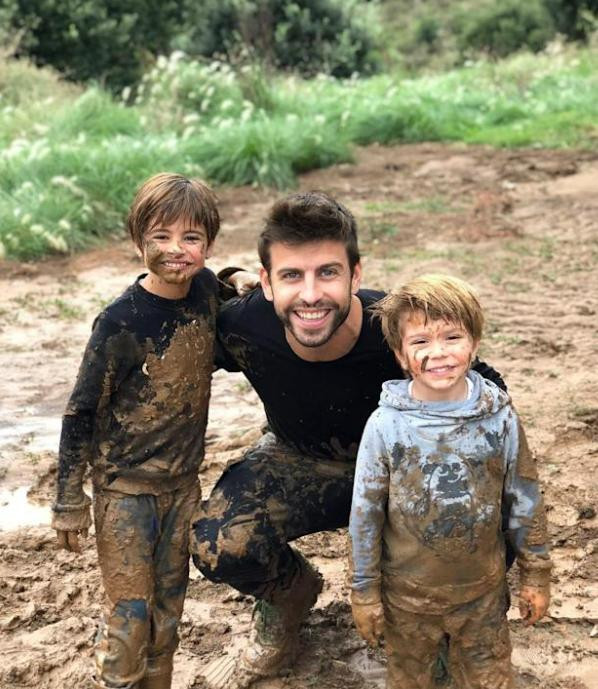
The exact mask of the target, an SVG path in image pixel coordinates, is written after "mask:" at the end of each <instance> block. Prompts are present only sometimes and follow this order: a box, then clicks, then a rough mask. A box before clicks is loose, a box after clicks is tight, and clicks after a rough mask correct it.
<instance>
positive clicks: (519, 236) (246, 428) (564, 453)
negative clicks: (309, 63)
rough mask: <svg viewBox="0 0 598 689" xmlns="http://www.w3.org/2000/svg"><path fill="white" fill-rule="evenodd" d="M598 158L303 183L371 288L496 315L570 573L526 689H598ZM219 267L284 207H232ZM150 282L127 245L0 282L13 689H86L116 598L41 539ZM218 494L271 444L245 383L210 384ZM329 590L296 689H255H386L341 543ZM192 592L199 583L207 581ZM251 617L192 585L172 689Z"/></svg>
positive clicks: (438, 159)
mask: <svg viewBox="0 0 598 689" xmlns="http://www.w3.org/2000/svg"><path fill="white" fill-rule="evenodd" d="M597 183H598V155H592V154H588V153H584V154H576V153H573V152H555V151H536V150H534V151H518V152H512V151H510V152H506V151H493V150H490V149H486V148H464V147H461V146H445V145H442V146H440V145H419V146H403V147H396V148H379V147H371V148H369V149H366V150H363V151H361V152H360V153H359V155H358V161H357V164H356V165H341V166H338V167H335V168H332V169H329V170H323V171H319V172H315V173H311V174H309V175H306V176H304V177H303V178H302V179H301V182H300V185H301V188H306V189H307V188H320V189H326V190H327V191H329V192H331V193H332V194H334V195H336V196H337V197H338V198H339V199H341V200H342V201H344V202H345V203H347V205H348V206H349V207H350V208H351V209H352V210H354V212H355V213H356V215H357V217H358V220H359V224H360V228H361V230H360V232H361V243H362V249H363V252H364V274H365V284H366V285H367V286H372V287H385V288H389V287H393V286H396V285H398V284H400V283H401V282H402V281H403V280H404V279H405V278H408V277H410V276H412V275H415V274H419V273H422V272H424V271H430V270H442V271H448V272H452V273H455V274H457V275H461V276H463V277H465V278H466V279H469V280H470V281H472V282H473V283H474V284H475V285H476V286H477V287H478V289H479V290H480V292H481V295H482V297H483V301H484V304H485V306H486V308H487V314H488V320H489V323H488V328H487V333H486V337H485V342H484V349H483V357H484V358H485V359H486V360H487V361H489V362H491V363H492V364H493V365H494V366H495V367H496V368H498V369H499V370H500V371H501V372H502V373H503V374H504V376H505V378H506V380H507V382H508V384H509V388H510V391H511V394H512V396H513V398H514V401H515V404H516V405H517V407H518V409H519V411H520V413H521V415H522V416H523V419H524V421H525V423H526V427H527V429H528V435H529V438H530V443H531V446H532V448H533V449H534V451H535V453H536V455H537V457H538V462H539V465H540V472H541V475H542V478H543V480H544V484H545V489H546V490H545V492H546V502H547V505H548V509H549V520H550V534H551V538H552V545H553V556H554V560H555V563H556V570H555V573H554V582H553V587H554V588H553V605H552V608H551V616H550V617H549V618H547V619H546V620H545V621H544V622H542V624H540V625H539V626H538V627H537V628H535V629H533V630H528V629H524V628H523V627H522V625H521V624H520V622H519V621H518V619H517V614H516V612H515V608H513V609H512V611H511V613H512V622H511V624H512V632H513V643H514V654H513V658H514V662H515V664H516V666H517V670H518V689H522V688H523V687H533V688H535V687H543V688H544V689H598V579H597V573H598V544H597V538H596V537H597V534H598V518H597V517H596V510H598V487H597V486H598V484H597V480H596V478H597V472H596V469H595V465H596V462H597V459H598V457H597V453H598V394H597V393H598V378H597V376H596V373H595V371H596V369H597V368H598V346H597V345H598V339H597V336H596V319H597V317H598V273H597V271H596V265H597V264H598V194H597V193H596V188H597ZM220 195H221V198H222V215H223V217H224V220H225V223H224V228H223V232H222V236H221V238H220V239H219V242H218V246H217V251H216V257H215V258H214V260H213V261H212V262H211V265H212V267H215V268H219V267H222V266H224V265H230V264H237V265H238V264H242V265H249V266H255V265H256V257H255V254H254V245H255V237H256V235H257V232H258V230H259V226H260V220H261V218H262V217H263V215H264V213H265V210H266V208H267V207H268V205H269V203H271V201H272V200H273V199H274V198H275V197H276V194H275V193H274V192H264V191H260V190H254V189H240V190H239V189H237V190H222V191H221V193H220ZM138 272H140V268H139V265H138V264H137V262H136V259H135V258H134V255H133V252H132V250H131V249H130V247H129V245H128V243H127V242H125V241H123V242H119V243H117V244H114V245H112V246H110V247H107V248H102V249H97V250H94V251H90V252H86V253H85V254H81V255H79V256H77V257H74V258H68V259H60V260H52V261H46V262H43V263H38V264H14V263H6V262H4V263H2V262H0V295H1V296H0V371H1V374H0V529H1V531H0V630H1V631H2V634H1V635H0V687H1V688H5V687H6V688H7V689H8V688H11V689H14V688H17V687H37V688H39V689H54V688H56V689H58V688H60V689H70V688H73V689H75V687H77V688H78V687H82V686H85V675H86V672H87V667H88V666H89V659H90V656H91V648H92V643H93V636H94V634H95V627H96V620H97V618H98V616H99V613H100V607H101V589H100V582H99V576H98V571H97V563H96V556H95V551H94V548H93V540H92V539H88V541H87V543H86V547H85V549H84V552H83V554H82V555H81V556H75V555H72V554H69V553H65V552H59V551H57V550H56V549H55V547H54V544H53V535H52V533H51V532H50V530H49V528H48V527H47V526H45V525H44V524H45V523H47V518H48V504H49V501H50V500H51V496H52V493H53V489H54V488H53V486H54V463H55V458H56V447H57V438H58V433H59V427H60V415H61V413H62V409H63V407H64V404H65V400H66V397H67V395H68V393H69V390H70V388H71V386H72V384H73V381H74V377H75V375H76V371H77V367H78V364H79V359H80V356H81V352H82V349H83V346H84V343H85V341H86V339H87V336H88V333H89V329H90V325H91V321H92V319H93V317H94V315H95V314H96V313H97V311H98V310H99V309H100V308H101V306H102V305H103V304H105V303H106V302H108V301H110V299H112V298H113V297H114V296H116V295H117V294H118V293H119V292H120V291H121V290H122V289H123V288H124V287H125V286H126V285H127V284H128V283H129V282H131V280H132V279H133V278H134V277H135V275H136V274H137V273H138ZM210 418H211V421H210V426H209V446H208V455H207V458H206V462H205V464H204V467H203V471H202V484H203V488H204V493H205V492H207V491H208V490H209V488H210V485H211V484H212V483H213V482H214V480H215V479H216V478H217V476H218V475H219V473H220V471H221V470H222V467H223V465H224V464H225V462H226V461H228V460H229V459H230V458H232V457H235V456H236V455H237V454H238V453H239V452H240V450H241V448H242V447H243V446H245V445H247V444H248V443H249V442H250V441H251V439H252V438H253V437H255V435H256V433H259V426H260V423H261V420H262V415H261V411H260V408H259V405H258V404H256V398H255V396H254V394H253V392H252V391H251V389H250V388H249V386H248V385H247V383H246V382H245V381H244V379H243V378H242V377H240V376H238V375H228V374H222V373H219V374H217V375H216V379H215V382H214V393H213V404H212V411H211V415H210ZM299 545H300V547H301V548H302V550H303V551H304V552H305V553H306V554H307V555H308V556H311V557H313V559H314V560H315V562H316V563H317V564H318V566H319V567H320V569H321V570H322V572H323V574H324V576H325V579H326V586H325V589H324V592H323V595H322V596H321V599H320V600H319V601H318V604H317V606H316V608H315V610H314V611H313V612H312V614H311V617H310V620H309V624H308V625H307V626H306V628H305V630H304V633H303V641H304V644H303V651H302V655H301V658H300V661H299V663H298V665H297V667H296V669H295V670H294V671H293V672H292V673H290V674H289V675H288V676H287V677H285V678H282V679H279V680H274V681H269V682H264V683H262V684H261V685H256V689H282V688H283V687H284V688H286V689H308V688H310V687H313V686H314V685H317V686H319V687H322V688H323V689H333V688H338V687H343V688H345V689H351V688H352V687H355V688H357V687H360V688H361V687H364V688H366V687H374V686H380V687H381V686H383V681H382V678H383V667H382V663H381V656H380V654H378V653H376V654H371V653H368V652H367V651H366V650H365V647H364V644H363V643H362V642H361V641H360V640H359V639H358V637H357V636H356V634H355V632H354V631H353V629H352V626H351V622H350V611H349V608H348V605H347V586H346V582H345V577H346V553H347V539H346V533H345V532H344V531H339V532H333V533H326V534H320V535H316V536H311V537H307V538H305V539H302V540H301V542H300V544H299ZM194 576H195V575H194ZM250 616H251V601H250V600H249V599H246V598H245V597H243V596H241V595H238V594H237V593H236V592H235V591H234V590H232V589H229V588H228V587H226V586H213V585H211V584H209V583H208V582H206V581H205V580H203V579H201V578H199V577H196V578H194V579H193V581H192V582H191V585H190V590H189V596H188V599H187V602H186V611H185V614H184V618H183V624H182V630H181V646H180V650H179V652H178V654H177V657H176V675H175V683H174V686H175V689H192V688H193V687H195V688H196V689H199V687H201V680H200V679H199V676H198V673H199V670H200V669H201V667H202V666H203V665H204V664H205V663H206V662H207V661H208V660H209V659H211V658H213V657H215V655H216V654H218V653H220V652H221V650H222V648H223V647H225V646H227V645H228V644H229V643H231V641H233V640H235V639H237V640H238V639H242V634H243V633H244V631H245V630H246V629H247V627H248V625H249V621H250Z"/></svg>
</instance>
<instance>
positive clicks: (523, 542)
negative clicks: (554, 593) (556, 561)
mask: <svg viewBox="0 0 598 689" xmlns="http://www.w3.org/2000/svg"><path fill="white" fill-rule="evenodd" d="M506 449H507V473H506V476H505V483H504V494H503V500H504V501H505V502H506V507H507V512H508V519H509V525H508V537H509V541H510V543H511V545H512V547H513V550H514V551H515V554H516V557H517V564H518V566H519V575H520V589H521V592H520V599H521V603H520V607H521V611H522V617H523V618H524V620H526V622H527V624H533V623H534V622H536V621H537V620H538V619H540V618H541V617H542V615H544V613H545V612H546V610H547V608H548V603H549V600H550V570H551V568H552V563H551V561H550V556H549V552H548V531H547V525H546V512H545V509H544V500H543V498H542V493H541V492H540V484H539V481H538V471H537V467H536V462H535V460H534V458H533V456H532V454H531V452H530V450H529V447H528V444H527V439H526V437H525V432H524V430H523V427H522V426H521V423H520V421H519V419H518V418H517V415H516V414H515V413H513V417H512V420H511V424H510V427H509V430H508V436H507V448H506Z"/></svg>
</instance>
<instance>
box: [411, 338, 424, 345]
mask: <svg viewBox="0 0 598 689" xmlns="http://www.w3.org/2000/svg"><path fill="white" fill-rule="evenodd" d="M426 342H427V340H424V339H419V340H413V341H412V342H411V344H412V345H422V344H426Z"/></svg>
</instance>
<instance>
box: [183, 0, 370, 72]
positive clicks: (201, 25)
mask: <svg viewBox="0 0 598 689" xmlns="http://www.w3.org/2000/svg"><path fill="white" fill-rule="evenodd" d="M357 5H358V3H356V2H344V3H342V4H341V2H340V1H339V0H206V2H204V3H202V4H201V6H200V5H199V4H191V5H189V6H188V8H187V15H186V16H187V18H186V25H187V26H191V27H194V30H193V31H192V32H191V34H190V35H189V36H188V37H187V38H186V40H185V43H184V45H181V47H184V48H185V49H186V50H187V51H188V52H189V53H191V54H194V55H203V56H207V57H212V56H216V57H218V56H222V55H226V56H227V57H228V58H229V59H231V58H232V59H235V57H238V55H239V54H242V53H244V52H245V53H247V52H248V53H249V54H250V55H251V56H252V57H253V58H255V59H258V60H260V61H263V62H265V63H266V64H268V65H270V66H274V67H277V68H280V69H294V70H297V71H299V72H300V73H301V74H303V75H314V74H317V73H318V72H324V73H326V74H332V75H334V76H337V77H346V76H350V75H351V74H352V73H353V72H365V73H370V72H372V71H373V70H374V69H375V67H376V63H375V58H374V56H373V47H374V41H373V38H372V34H371V31H368V30H367V29H366V27H365V25H364V23H363V22H360V21H359V16H358V15H359V13H358V12H357Z"/></svg>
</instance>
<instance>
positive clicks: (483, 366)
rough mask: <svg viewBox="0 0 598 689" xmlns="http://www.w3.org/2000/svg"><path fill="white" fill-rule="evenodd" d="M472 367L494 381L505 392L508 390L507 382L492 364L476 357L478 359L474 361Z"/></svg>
mask: <svg viewBox="0 0 598 689" xmlns="http://www.w3.org/2000/svg"><path fill="white" fill-rule="evenodd" d="M472 368H473V370H474V371H477V372H478V373H479V374H480V375H481V376H483V377H484V378H486V379H487V380H490V381H492V382H493V383H494V384H495V385H497V386H498V387H499V388H500V389H501V390H504V391H505V392H506V391H507V384H506V383H505V381H504V380H503V378H502V376H501V375H500V373H499V372H498V371H496V370H495V369H493V368H492V366H489V365H488V364H487V363H485V362H484V361H480V360H479V359H478V358H477V357H476V360H475V361H474V362H473V365H472Z"/></svg>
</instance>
